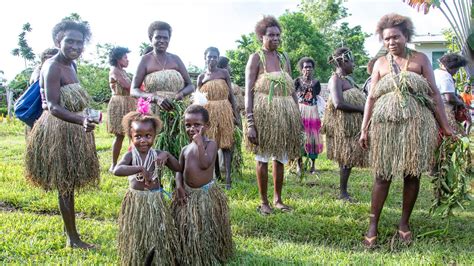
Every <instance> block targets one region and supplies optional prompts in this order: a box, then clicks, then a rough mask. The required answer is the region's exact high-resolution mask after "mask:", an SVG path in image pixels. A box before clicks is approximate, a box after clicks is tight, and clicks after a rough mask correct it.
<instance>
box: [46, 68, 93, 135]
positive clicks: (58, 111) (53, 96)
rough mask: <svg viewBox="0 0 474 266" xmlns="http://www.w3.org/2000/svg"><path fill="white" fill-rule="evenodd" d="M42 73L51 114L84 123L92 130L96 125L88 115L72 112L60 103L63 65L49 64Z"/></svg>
mask: <svg viewBox="0 0 474 266" xmlns="http://www.w3.org/2000/svg"><path fill="white" fill-rule="evenodd" d="M41 73H42V74H41V75H42V77H43V86H44V88H45V94H46V95H45V96H46V101H47V104H48V109H49V111H50V112H51V114H52V115H53V116H55V117H57V118H59V119H61V120H64V121H66V122H69V123H74V124H78V125H82V126H84V128H85V129H86V131H92V130H93V129H94V128H95V125H94V124H93V123H92V121H90V120H89V119H88V118H87V116H83V115H79V114H76V113H73V112H70V111H69V110H67V109H66V108H64V107H62V106H61V105H60V104H59V101H60V95H61V92H60V88H61V67H60V66H59V65H57V63H51V64H47V65H45V67H44V68H43V71H42V72H41ZM74 73H75V72H74Z"/></svg>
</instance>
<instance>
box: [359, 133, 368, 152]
mask: <svg viewBox="0 0 474 266" xmlns="http://www.w3.org/2000/svg"><path fill="white" fill-rule="evenodd" d="M359 145H360V146H361V147H362V149H364V150H367V149H368V148H369V133H368V132H367V131H366V130H363V131H362V132H361V133H360V138H359Z"/></svg>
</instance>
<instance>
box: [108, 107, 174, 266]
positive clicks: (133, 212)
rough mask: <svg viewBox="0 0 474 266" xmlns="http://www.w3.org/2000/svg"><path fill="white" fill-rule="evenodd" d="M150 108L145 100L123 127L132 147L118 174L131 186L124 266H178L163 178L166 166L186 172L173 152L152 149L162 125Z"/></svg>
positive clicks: (124, 218)
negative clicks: (147, 264) (147, 263)
mask: <svg viewBox="0 0 474 266" xmlns="http://www.w3.org/2000/svg"><path fill="white" fill-rule="evenodd" d="M149 103H150V102H149V101H148V100H144V99H141V98H140V99H139V101H138V109H137V111H134V112H130V113H128V114H127V115H125V116H124V118H123V120H122V126H123V128H124V132H125V133H126V134H127V135H128V137H129V138H130V140H131V143H132V147H131V150H130V151H128V152H127V153H126V154H125V155H124V156H123V158H122V160H121V161H120V162H119V163H118V164H117V166H116V167H115V168H114V170H113V173H114V175H116V176H128V181H129V184H130V186H129V189H128V191H127V193H126V194H125V198H124V200H123V202H122V208H121V211H120V214H119V236H118V250H119V255H120V259H121V264H122V265H143V264H144V263H145V259H146V257H147V255H148V257H149V259H150V257H151V258H152V259H153V264H158V265H174V264H175V258H177V257H179V256H180V255H181V252H180V250H179V248H178V244H177V238H176V237H177V233H176V228H175V226H174V224H173V219H172V216H171V214H170V210H169V207H168V204H166V202H165V199H164V197H163V194H166V192H165V191H164V190H163V188H162V186H161V182H160V177H161V170H162V168H163V166H167V167H168V168H169V169H171V170H172V171H175V172H181V171H182V169H181V166H180V164H179V162H178V160H177V159H176V158H175V157H173V156H172V155H171V154H170V153H169V152H167V151H160V150H156V149H153V148H152V147H153V144H154V143H155V137H156V135H157V134H158V133H159V131H160V130H161V121H160V119H159V117H158V116H155V115H153V114H152V113H151V112H150V105H149ZM150 254H154V256H150Z"/></svg>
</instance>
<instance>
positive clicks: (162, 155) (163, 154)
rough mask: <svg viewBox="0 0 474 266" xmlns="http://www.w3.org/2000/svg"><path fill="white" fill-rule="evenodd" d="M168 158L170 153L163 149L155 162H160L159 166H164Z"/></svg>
mask: <svg viewBox="0 0 474 266" xmlns="http://www.w3.org/2000/svg"><path fill="white" fill-rule="evenodd" d="M168 158H169V153H167V152H165V151H162V152H160V153H159V154H158V156H157V157H156V160H155V162H156V163H157V164H158V166H159V167H162V166H163V165H165V164H166V162H168Z"/></svg>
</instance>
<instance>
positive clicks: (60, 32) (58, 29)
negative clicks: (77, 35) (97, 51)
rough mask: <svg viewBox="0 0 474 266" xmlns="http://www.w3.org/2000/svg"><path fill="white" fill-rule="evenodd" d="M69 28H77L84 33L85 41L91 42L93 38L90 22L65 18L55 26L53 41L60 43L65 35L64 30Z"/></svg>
mask: <svg viewBox="0 0 474 266" xmlns="http://www.w3.org/2000/svg"><path fill="white" fill-rule="evenodd" d="M67 30H77V31H79V32H81V33H82V35H83V37H84V42H86V43H87V42H89V40H90V38H91V35H92V33H91V29H90V27H89V24H88V23H86V22H77V21H74V20H69V19H64V20H62V21H61V22H59V23H58V24H56V25H55V26H54V28H53V33H52V36H53V41H54V43H58V42H60V41H61V40H62V38H63V37H64V32H65V31H67Z"/></svg>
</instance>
